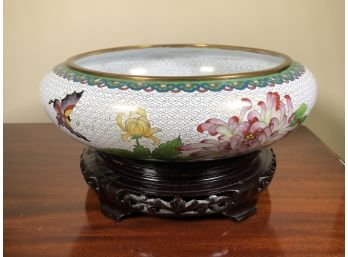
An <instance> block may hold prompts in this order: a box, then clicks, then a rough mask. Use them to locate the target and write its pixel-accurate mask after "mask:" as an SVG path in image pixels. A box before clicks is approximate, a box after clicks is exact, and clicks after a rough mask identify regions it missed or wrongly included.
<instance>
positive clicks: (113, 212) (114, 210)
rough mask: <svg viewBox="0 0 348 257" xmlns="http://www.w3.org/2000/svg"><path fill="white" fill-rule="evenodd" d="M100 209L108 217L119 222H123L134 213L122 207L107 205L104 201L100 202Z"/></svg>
mask: <svg viewBox="0 0 348 257" xmlns="http://www.w3.org/2000/svg"><path fill="white" fill-rule="evenodd" d="M100 208H101V211H102V212H103V213H104V214H105V215H106V216H109V217H111V218H113V219H114V220H116V221H117V222H121V221H122V220H124V219H125V218H127V217H129V216H130V215H132V214H133V213H132V212H128V211H126V210H124V209H123V208H121V207H116V206H112V205H110V204H108V203H105V202H103V201H102V200H100Z"/></svg>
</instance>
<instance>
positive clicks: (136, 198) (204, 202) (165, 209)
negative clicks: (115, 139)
mask: <svg viewBox="0 0 348 257" xmlns="http://www.w3.org/2000/svg"><path fill="white" fill-rule="evenodd" d="M116 197H117V202H118V203H119V204H120V206H122V207H123V208H124V209H126V210H131V211H136V212H145V213H150V214H163V215H175V216H193V215H206V214H214V213H219V212H222V211H224V210H226V209H227V208H231V207H233V206H235V205H237V203H238V199H239V197H238V191H237V190H233V191H229V192H226V193H224V194H221V195H210V196H208V197H206V198H204V199H195V198H189V199H187V200H186V199H183V197H181V196H178V195H176V196H174V198H172V199H170V198H169V200H166V199H164V197H163V198H161V197H158V196H157V197H155V196H146V195H144V194H137V193H130V192H127V191H125V190H120V191H119V192H118V193H117V196H116ZM186 198H187V197H186Z"/></svg>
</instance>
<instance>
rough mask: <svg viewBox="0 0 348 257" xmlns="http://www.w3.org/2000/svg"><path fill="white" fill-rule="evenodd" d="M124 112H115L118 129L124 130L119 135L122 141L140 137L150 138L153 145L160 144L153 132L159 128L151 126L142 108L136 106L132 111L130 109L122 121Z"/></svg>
mask: <svg viewBox="0 0 348 257" xmlns="http://www.w3.org/2000/svg"><path fill="white" fill-rule="evenodd" d="M123 115H124V113H122V112H121V113H119V114H117V117H116V122H117V125H118V126H119V127H120V129H121V130H122V131H123V132H124V133H122V135H121V138H122V140H123V141H124V142H126V141H128V140H129V138H130V137H131V138H133V139H136V140H137V143H138V139H139V138H141V137H145V138H148V139H151V140H152V141H153V143H154V144H155V145H159V144H160V142H161V141H160V140H159V138H158V137H156V136H154V134H155V133H156V132H158V131H160V129H159V128H151V124H150V121H149V120H148V119H147V115H146V112H145V110H144V109H142V108H136V109H135V110H134V111H130V112H129V114H128V118H126V120H125V122H124V123H123V122H122V118H123Z"/></svg>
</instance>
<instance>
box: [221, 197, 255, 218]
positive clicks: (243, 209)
mask: <svg viewBox="0 0 348 257" xmlns="http://www.w3.org/2000/svg"><path fill="white" fill-rule="evenodd" d="M255 205H256V200H255V201H253V202H250V203H246V204H243V205H241V206H239V207H238V208H231V209H229V210H227V211H224V212H222V214H223V215H225V216H226V217H229V218H231V219H232V220H233V221H234V222H241V221H243V220H245V219H246V218H248V217H250V216H252V215H253V214H255V213H256V211H257V210H256V207H255Z"/></svg>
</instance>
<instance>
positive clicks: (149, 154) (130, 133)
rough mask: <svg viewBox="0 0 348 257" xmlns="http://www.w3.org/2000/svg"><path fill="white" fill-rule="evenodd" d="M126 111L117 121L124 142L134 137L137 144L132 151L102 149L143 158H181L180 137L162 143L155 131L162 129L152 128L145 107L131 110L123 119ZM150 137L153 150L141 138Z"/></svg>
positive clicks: (118, 154)
mask: <svg viewBox="0 0 348 257" xmlns="http://www.w3.org/2000/svg"><path fill="white" fill-rule="evenodd" d="M123 116H124V113H122V112H121V113H118V114H117V117H116V123H117V125H118V126H119V128H120V129H121V130H122V134H121V138H122V140H123V141H124V142H127V141H129V140H130V139H134V140H135V142H136V144H135V146H134V148H133V150H132V151H128V150H125V149H114V148H108V149H101V150H102V151H104V152H107V153H110V154H114V155H117V156H123V157H126V158H142V159H148V158H150V159H162V160H170V159H172V158H174V159H175V158H179V155H180V152H179V151H178V149H177V148H178V147H180V146H182V141H181V138H180V137H177V138H176V139H173V140H170V141H167V142H165V143H161V141H160V139H159V138H158V137H156V136H155V133H156V132H158V131H160V130H161V129H160V128H156V127H155V128H152V127H151V122H150V121H149V119H148V117H147V114H146V112H145V110H144V109H142V108H139V107H138V108H136V109H135V110H132V111H130V112H129V114H128V117H127V118H126V119H125V120H124V121H123ZM141 138H146V139H150V140H151V141H152V142H153V144H154V145H155V146H156V148H155V149H153V150H152V151H151V150H150V149H149V148H146V147H144V146H143V145H142V144H141V143H140V141H139V139H141Z"/></svg>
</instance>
